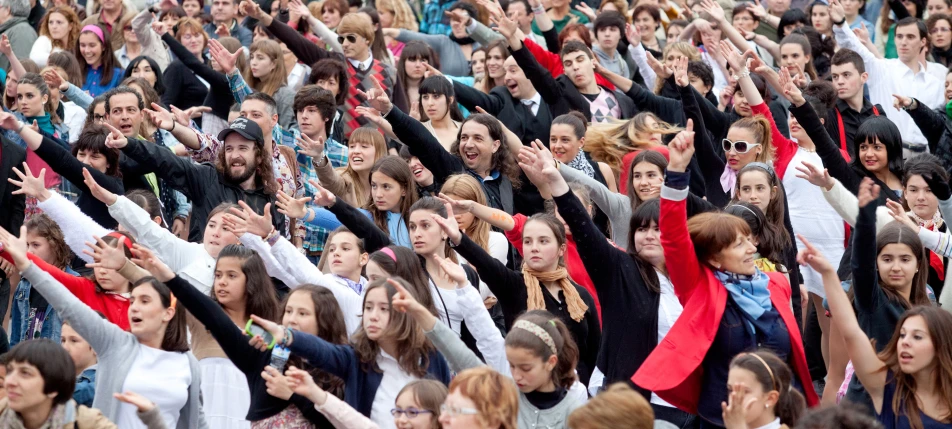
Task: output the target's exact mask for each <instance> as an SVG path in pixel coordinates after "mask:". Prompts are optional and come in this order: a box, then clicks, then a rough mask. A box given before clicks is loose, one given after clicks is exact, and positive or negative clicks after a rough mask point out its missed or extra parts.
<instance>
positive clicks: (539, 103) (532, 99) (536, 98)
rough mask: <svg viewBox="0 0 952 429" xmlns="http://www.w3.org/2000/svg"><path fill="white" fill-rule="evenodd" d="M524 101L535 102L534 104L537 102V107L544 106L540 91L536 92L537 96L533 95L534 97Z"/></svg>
mask: <svg viewBox="0 0 952 429" xmlns="http://www.w3.org/2000/svg"><path fill="white" fill-rule="evenodd" d="M523 101H533V102H535V104H536V105H537V106H541V105H542V94H539V91H536V92H535V95H533V96H532V97H529V98H526V99H523Z"/></svg>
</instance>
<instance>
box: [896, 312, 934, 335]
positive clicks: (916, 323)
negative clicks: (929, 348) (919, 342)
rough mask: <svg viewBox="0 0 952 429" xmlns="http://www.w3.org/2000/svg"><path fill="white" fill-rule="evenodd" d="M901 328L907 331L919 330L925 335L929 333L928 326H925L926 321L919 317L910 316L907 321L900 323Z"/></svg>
mask: <svg viewBox="0 0 952 429" xmlns="http://www.w3.org/2000/svg"><path fill="white" fill-rule="evenodd" d="M902 327H903V329H905V330H907V331H911V330H920V331H924V332H925V333H926V334H928V333H929V326H928V325H927V324H926V320H925V319H924V318H923V317H922V316H919V315H915V316H910V317H909V318H908V319H906V320H905V321H903V322H902Z"/></svg>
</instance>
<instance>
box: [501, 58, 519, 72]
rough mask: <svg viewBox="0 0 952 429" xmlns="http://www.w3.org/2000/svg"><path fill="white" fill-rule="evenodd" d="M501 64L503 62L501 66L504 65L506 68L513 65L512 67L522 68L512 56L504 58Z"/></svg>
mask: <svg viewBox="0 0 952 429" xmlns="http://www.w3.org/2000/svg"><path fill="white" fill-rule="evenodd" d="M502 64H503V66H505V67H506V68H510V67H513V68H517V69H519V70H522V68H521V67H519V64H517V63H516V59H515V58H514V57H509V58H506V61H505V62H503V63H502Z"/></svg>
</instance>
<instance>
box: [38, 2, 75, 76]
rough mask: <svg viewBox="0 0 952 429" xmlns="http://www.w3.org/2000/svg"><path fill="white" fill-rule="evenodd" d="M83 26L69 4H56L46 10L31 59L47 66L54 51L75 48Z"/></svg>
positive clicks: (42, 65)
mask: <svg viewBox="0 0 952 429" xmlns="http://www.w3.org/2000/svg"><path fill="white" fill-rule="evenodd" d="M80 27H81V24H80V20H79V17H78V16H76V12H74V11H73V9H72V8H71V7H68V6H55V7H52V8H50V9H49V10H47V11H46V15H44V16H43V19H42V20H41V21H40V31H39V33H40V37H37V39H36V43H34V44H33V48H32V49H31V50H30V59H31V60H33V62H34V63H36V65H37V66H40V67H46V61H47V59H48V58H49V57H50V54H51V53H53V51H60V50H70V51H71V50H73V47H74V46H76V44H77V43H78V41H79V29H80Z"/></svg>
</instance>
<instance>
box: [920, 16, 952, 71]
mask: <svg viewBox="0 0 952 429" xmlns="http://www.w3.org/2000/svg"><path fill="white" fill-rule="evenodd" d="M926 28H928V29H929V44H930V45H932V52H931V53H932V60H933V61H935V62H937V63H939V64H942V65H944V66H946V67H948V66H949V64H950V63H952V18H950V17H949V15H946V14H944V13H937V14H934V15H932V14H930V15H929V19H927V20H926Z"/></svg>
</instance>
